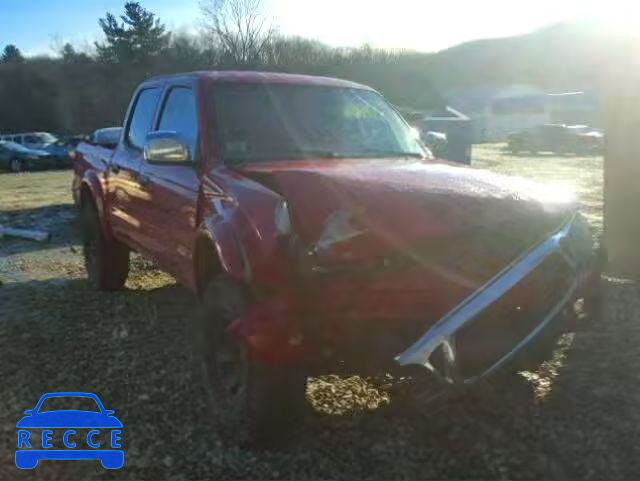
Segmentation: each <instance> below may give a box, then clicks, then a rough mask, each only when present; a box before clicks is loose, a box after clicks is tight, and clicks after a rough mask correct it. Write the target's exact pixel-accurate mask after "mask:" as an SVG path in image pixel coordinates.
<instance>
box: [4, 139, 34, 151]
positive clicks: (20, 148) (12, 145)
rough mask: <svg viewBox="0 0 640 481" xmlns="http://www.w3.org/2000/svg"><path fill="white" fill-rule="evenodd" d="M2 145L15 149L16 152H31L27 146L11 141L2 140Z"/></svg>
mask: <svg viewBox="0 0 640 481" xmlns="http://www.w3.org/2000/svg"><path fill="white" fill-rule="evenodd" d="M0 145H2V146H3V147H5V148H7V149H9V150H13V151H14V152H25V153H26V152H31V150H30V149H27V148H26V147H24V146H22V145H20V144H16V143H15V142H11V141H2V142H0Z"/></svg>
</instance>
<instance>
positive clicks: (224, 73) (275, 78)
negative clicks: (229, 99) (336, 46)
mask: <svg viewBox="0 0 640 481" xmlns="http://www.w3.org/2000/svg"><path fill="white" fill-rule="evenodd" d="M187 78H191V79H193V78H197V79H204V80H207V81H210V82H215V83H248V84H292V85H318V86H325V87H343V88H358V89H364V90H373V89H372V88H371V87H368V86H366V85H362V84H359V83H356V82H351V81H349V80H342V79H337V78H331V77H320V76H315V75H299V74H290V73H281V72H259V71H252V70H203V71H197V72H187V73H180V74H172V75H160V76H156V77H151V78H150V79H148V80H147V81H146V82H157V81H162V80H176V79H187ZM146 82H145V83H146Z"/></svg>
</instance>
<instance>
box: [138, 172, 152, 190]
mask: <svg viewBox="0 0 640 481" xmlns="http://www.w3.org/2000/svg"><path fill="white" fill-rule="evenodd" d="M150 183H151V179H150V178H149V176H148V175H145V174H138V184H140V185H141V186H142V187H147V186H148V185H149V184H150Z"/></svg>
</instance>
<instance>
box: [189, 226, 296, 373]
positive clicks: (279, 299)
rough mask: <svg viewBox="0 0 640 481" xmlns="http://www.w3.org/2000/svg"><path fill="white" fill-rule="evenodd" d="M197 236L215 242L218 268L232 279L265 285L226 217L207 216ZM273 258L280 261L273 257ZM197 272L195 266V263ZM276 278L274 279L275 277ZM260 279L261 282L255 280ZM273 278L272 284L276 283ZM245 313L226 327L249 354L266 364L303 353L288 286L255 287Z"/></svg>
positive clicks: (293, 358)
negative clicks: (266, 290) (264, 289)
mask: <svg viewBox="0 0 640 481" xmlns="http://www.w3.org/2000/svg"><path fill="white" fill-rule="evenodd" d="M199 230H200V232H199V235H198V239H199V240H202V239H203V238H206V239H207V240H208V241H209V242H210V243H211V245H213V246H214V248H215V251H216V253H217V255H218V259H219V261H220V265H221V268H222V270H223V271H224V272H226V273H227V275H229V276H230V277H231V278H232V279H236V280H238V281H239V282H242V283H243V284H245V285H248V286H250V287H252V288H254V289H255V288H256V287H258V288H259V287H261V286H262V287H266V286H265V285H264V279H256V278H255V276H254V274H258V277H262V276H260V275H259V274H260V273H254V272H253V270H252V265H251V259H250V258H249V255H248V252H247V250H246V247H245V245H244V244H243V239H241V238H240V237H239V236H238V233H237V231H236V227H235V226H234V224H233V223H232V221H231V220H230V219H228V218H224V217H223V216H219V215H215V214H213V215H210V216H207V217H206V218H205V219H204V220H203V222H202V225H201V228H200V229H199ZM276 262H282V261H281V260H276ZM195 270H196V272H197V266H196V267H195ZM274 280H275V279H274ZM257 281H262V282H257ZM277 285H278V282H277V281H276V282H274V285H273V286H271V287H276V286H277ZM254 293H255V294H256V296H255V299H254V303H252V305H251V308H250V309H249V311H248V312H247V313H246V315H244V316H242V317H240V318H238V319H236V320H235V321H234V322H233V323H232V325H231V326H230V327H229V329H230V331H231V332H233V333H234V334H235V335H236V336H237V337H238V338H240V339H241V340H242V342H243V343H244V344H245V345H246V346H247V347H248V348H249V350H250V352H251V354H252V356H253V357H254V358H255V359H258V360H259V361H260V362H262V363H264V364H267V365H283V364H294V363H296V362H299V361H300V360H301V359H302V358H304V357H305V355H306V350H307V347H306V345H305V343H304V339H303V337H302V333H301V330H300V326H299V325H298V319H299V316H298V315H297V308H298V306H297V303H296V297H295V296H294V295H292V293H291V292H289V291H288V290H283V289H282V288H276V289H275V290H274V291H273V292H270V294H269V295H267V296H264V295H261V294H260V292H259V291H258V290H256V291H255V292H254Z"/></svg>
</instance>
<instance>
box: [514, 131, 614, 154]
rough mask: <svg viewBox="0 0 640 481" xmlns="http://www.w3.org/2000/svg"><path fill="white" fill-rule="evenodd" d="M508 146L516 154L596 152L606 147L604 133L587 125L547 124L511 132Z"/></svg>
mask: <svg viewBox="0 0 640 481" xmlns="http://www.w3.org/2000/svg"><path fill="white" fill-rule="evenodd" d="M508 148H509V150H510V151H511V152H512V153H514V154H517V153H519V152H531V153H538V152H553V153H555V154H569V153H572V154H595V153H601V152H602V150H603V148H604V135H603V134H602V132H600V131H598V130H595V129H592V128H591V127H588V126H586V125H563V124H545V125H540V126H538V127H533V128H530V129H525V130H522V131H521V132H517V133H512V134H510V135H509V137H508Z"/></svg>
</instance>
